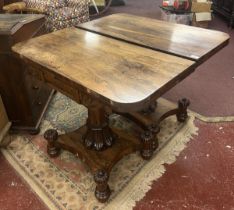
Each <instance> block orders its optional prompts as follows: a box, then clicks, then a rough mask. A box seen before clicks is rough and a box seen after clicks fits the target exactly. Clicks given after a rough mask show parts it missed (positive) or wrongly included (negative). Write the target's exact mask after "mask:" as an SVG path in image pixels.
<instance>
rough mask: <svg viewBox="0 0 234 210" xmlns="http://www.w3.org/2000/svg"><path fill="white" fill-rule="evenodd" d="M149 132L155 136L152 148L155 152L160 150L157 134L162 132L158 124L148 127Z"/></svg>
mask: <svg viewBox="0 0 234 210" xmlns="http://www.w3.org/2000/svg"><path fill="white" fill-rule="evenodd" d="M148 130H149V131H150V132H151V133H152V134H153V139H152V148H153V150H156V149H157V148H158V137H157V134H158V133H159V132H160V127H159V126H158V125H157V124H152V125H150V126H149V127H148Z"/></svg>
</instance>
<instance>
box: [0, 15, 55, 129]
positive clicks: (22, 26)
mask: <svg viewBox="0 0 234 210" xmlns="http://www.w3.org/2000/svg"><path fill="white" fill-rule="evenodd" d="M44 22H45V19H44V16H43V15H9V14H0V65H1V70H0V72H1V74H0V94H1V95H2V99H3V103H4V105H5V107H6V111H7V114H8V117H9V120H10V121H11V122H12V127H11V131H14V132H16V131H29V132H30V133H37V132H38V131H39V124H40V121H41V118H42V115H43V113H44V111H45V109H46V107H47V105H48V102H49V99H50V98H51V95H52V90H51V89H49V88H48V87H47V86H45V85H44V84H42V83H41V82H40V81H38V80H36V79H34V78H31V77H30V76H28V75H26V73H25V71H26V68H27V67H26V66H25V65H24V64H22V63H21V60H20V59H18V58H15V57H14V56H13V54H12V51H11V47H12V45H14V44H15V43H18V42H20V41H24V40H26V39H29V38H31V37H35V36H38V35H41V34H43V33H44Z"/></svg>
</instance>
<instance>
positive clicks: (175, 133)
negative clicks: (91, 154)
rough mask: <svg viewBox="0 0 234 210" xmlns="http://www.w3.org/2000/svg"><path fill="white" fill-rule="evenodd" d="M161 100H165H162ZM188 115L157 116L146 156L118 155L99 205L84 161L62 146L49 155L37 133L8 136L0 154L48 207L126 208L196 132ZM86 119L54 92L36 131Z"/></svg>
mask: <svg viewBox="0 0 234 210" xmlns="http://www.w3.org/2000/svg"><path fill="white" fill-rule="evenodd" d="M163 103H164V104H165V106H168V105H170V104H169V102H167V101H164V100H163ZM194 118H195V117H194V115H193V114H192V113H191V114H190V116H189V118H188V120H187V121H186V123H184V124H183V123H178V122H177V121H176V118H175V117H170V118H168V119H166V120H165V121H163V122H162V123H161V125H160V127H161V132H160V134H159V135H158V138H159V148H158V149H157V150H156V151H155V153H154V156H153V158H152V159H151V160H150V161H144V160H143V159H142V158H141V157H140V155H139V153H138V152H137V153H134V154H131V155H128V156H126V157H124V158H123V159H122V160H120V161H119V162H118V163H117V164H116V166H115V167H114V168H113V170H112V172H111V174H110V180H109V185H110V188H111V190H112V194H111V197H110V199H109V201H108V202H107V203H105V204H100V203H99V202H98V201H97V200H96V199H95V197H94V194H93V192H94V189H95V183H94V181H93V176H92V174H91V173H90V171H89V168H88V167H86V164H84V163H83V162H82V161H80V160H79V159H78V158H76V157H75V156H74V155H73V154H71V153H70V152H67V151H63V152H62V154H61V155H60V156H59V157H57V158H54V159H51V158H49V157H48V155H47V153H46V141H45V140H44V139H43V137H42V136H36V137H31V136H14V137H12V138H13V141H12V143H11V144H10V145H9V146H8V148H7V149H2V153H3V154H4V156H5V157H6V158H7V160H8V161H9V162H10V164H11V165H12V166H13V167H14V168H15V169H16V171H17V172H18V173H19V174H20V175H21V176H22V177H23V178H24V179H25V180H26V182H27V183H28V184H29V185H30V186H31V188H32V189H33V190H34V191H35V192H36V193H37V194H38V195H39V196H40V198H41V199H42V200H43V201H44V202H45V203H46V204H47V205H48V207H49V209H56V210H60V209H61V210H65V209H68V210H86V209H87V210H99V209H105V210H107V209H110V210H114V209H121V210H125V209H126V210H127V209H132V207H133V206H134V205H135V202H136V201H138V200H140V199H142V198H143V197H144V195H145V193H146V192H147V191H148V190H149V189H150V188H151V187H150V186H151V184H152V181H153V180H156V179H157V178H159V177H160V176H161V175H162V174H163V173H164V171H165V168H164V166H163V164H171V163H173V162H174V161H175V158H176V156H177V155H178V154H179V153H180V152H181V151H182V150H183V149H184V148H185V146H186V143H187V142H188V141H189V140H190V139H191V138H192V136H193V135H196V134H197V131H198V129H197V128H196V127H195V125H194ZM86 119H87V109H86V108H85V107H84V106H82V105H78V104H77V103H75V102H74V101H72V100H70V99H68V98H67V97H66V96H64V95H62V94H60V93H57V94H56V95H55V97H54V98H53V101H52V102H51V104H50V107H49V109H48V111H47V114H46V116H45V118H44V120H43V122H42V125H41V134H43V133H44V131H45V130H46V129H48V128H56V129H57V130H58V131H59V133H64V132H69V131H72V130H75V129H77V128H78V127H80V126H82V125H83V124H84V123H85V122H86ZM111 123H113V124H114V125H115V126H118V127H120V128H121V129H124V130H126V132H127V131H128V130H129V129H131V128H132V127H134V125H133V124H132V123H130V122H129V121H128V120H125V119H123V118H121V117H120V116H118V115H113V116H112V117H111Z"/></svg>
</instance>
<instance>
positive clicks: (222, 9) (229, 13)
mask: <svg viewBox="0 0 234 210" xmlns="http://www.w3.org/2000/svg"><path fill="white" fill-rule="evenodd" d="M212 2H213V4H212V9H213V11H214V12H215V13H217V14H219V15H222V16H223V17H225V18H226V19H227V20H228V25H229V26H230V27H233V26H234V1H233V0H213V1H212Z"/></svg>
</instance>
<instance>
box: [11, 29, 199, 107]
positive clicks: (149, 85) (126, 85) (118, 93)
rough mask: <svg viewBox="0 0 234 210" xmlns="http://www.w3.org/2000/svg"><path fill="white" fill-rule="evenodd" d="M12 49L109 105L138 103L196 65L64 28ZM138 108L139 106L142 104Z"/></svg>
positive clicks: (152, 95)
mask: <svg viewBox="0 0 234 210" xmlns="http://www.w3.org/2000/svg"><path fill="white" fill-rule="evenodd" d="M12 49H13V51H14V52H16V53H17V54H18V55H20V57H21V58H23V59H24V60H26V61H28V62H33V63H34V64H36V65H39V66H40V67H41V66H42V67H43V69H45V70H43V71H45V72H46V71H48V72H50V73H53V74H55V75H61V76H62V77H63V78H64V81H61V82H65V83H66V82H67V81H68V80H69V81H71V82H73V84H75V85H76V88H80V89H82V90H84V89H85V90H86V91H87V92H88V93H89V94H93V95H94V96H96V97H98V98H100V99H102V100H103V101H105V102H108V103H109V104H110V105H112V106H115V107H117V106H121V107H122V108H123V109H124V108H125V106H127V105H129V104H130V105H131V106H132V105H134V107H133V106H132V107H133V108H132V109H133V110H134V109H139V108H140V106H141V105H142V104H143V103H144V102H145V101H148V100H150V99H151V98H153V97H160V96H161V95H162V94H163V93H165V92H166V91H167V90H169V89H170V88H171V87H172V86H174V85H175V84H176V82H178V81H179V80H180V79H181V77H185V75H187V74H189V73H191V71H193V70H194V68H195V67H194V64H195V62H194V61H191V60H188V59H183V58H180V57H177V56H173V55H169V54H165V53H162V52H157V51H154V50H151V49H146V48H143V47H140V46H136V45H134V44H128V43H126V42H123V41H118V40H115V39H112V38H108V37H105V36H102V35H99V34H95V33H91V32H88V31H84V30H78V29H76V28H68V29H63V30H60V31H56V32H53V33H50V34H47V35H43V36H40V37H37V38H33V39H30V40H27V41H25V42H21V43H18V44H16V45H15V46H14V47H13V48H12ZM141 108H142V107H141Z"/></svg>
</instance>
